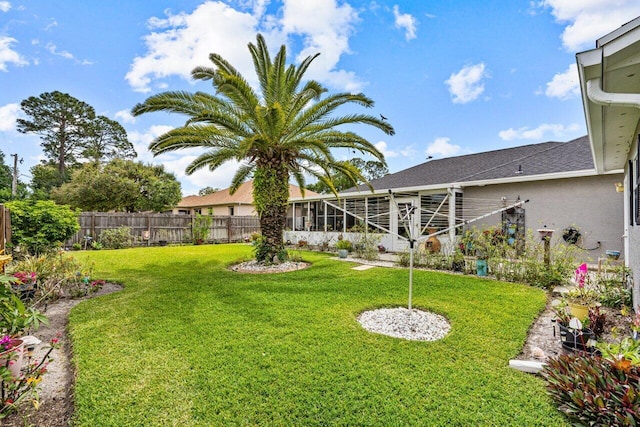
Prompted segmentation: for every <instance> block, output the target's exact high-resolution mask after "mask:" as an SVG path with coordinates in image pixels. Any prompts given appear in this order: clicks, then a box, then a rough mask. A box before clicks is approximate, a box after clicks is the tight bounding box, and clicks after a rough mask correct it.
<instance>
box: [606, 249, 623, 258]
mask: <svg viewBox="0 0 640 427" xmlns="http://www.w3.org/2000/svg"><path fill="white" fill-rule="evenodd" d="M605 254H606V255H607V258H609V259H612V260H617V259H618V258H620V251H610V250H607V251H605Z"/></svg>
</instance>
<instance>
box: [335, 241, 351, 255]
mask: <svg viewBox="0 0 640 427" xmlns="http://www.w3.org/2000/svg"><path fill="white" fill-rule="evenodd" d="M336 249H338V250H340V249H346V250H348V251H349V252H351V251H352V250H353V243H351V241H350V240H345V239H342V240H338V241H337V242H336Z"/></svg>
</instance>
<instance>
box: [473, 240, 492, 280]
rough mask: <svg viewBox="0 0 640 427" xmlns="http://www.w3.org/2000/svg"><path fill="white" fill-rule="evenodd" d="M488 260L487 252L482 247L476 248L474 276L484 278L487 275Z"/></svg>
mask: <svg viewBox="0 0 640 427" xmlns="http://www.w3.org/2000/svg"><path fill="white" fill-rule="evenodd" d="M488 259H489V254H488V253H487V250H486V249H485V248H484V247H482V246H478V247H477V248H476V274H477V275H478V276H486V275H487V274H489V265H488V262H487V260H488Z"/></svg>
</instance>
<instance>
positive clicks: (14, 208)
mask: <svg viewBox="0 0 640 427" xmlns="http://www.w3.org/2000/svg"><path fill="white" fill-rule="evenodd" d="M6 206H7V207H8V208H9V210H10V211H11V231H12V240H13V244H14V245H19V246H20V247H21V249H23V251H24V252H26V253H31V254H40V253H43V252H46V251H49V250H51V249H53V248H55V247H56V245H59V244H61V243H62V242H64V241H65V240H67V239H69V238H70V237H71V236H73V235H74V233H76V232H77V231H78V230H79V229H80V224H79V223H78V215H79V211H74V210H72V209H71V208H69V207H68V206H60V205H56V204H55V203H54V202H52V201H50V200H38V201H32V200H16V201H13V202H9V203H7V204H6Z"/></svg>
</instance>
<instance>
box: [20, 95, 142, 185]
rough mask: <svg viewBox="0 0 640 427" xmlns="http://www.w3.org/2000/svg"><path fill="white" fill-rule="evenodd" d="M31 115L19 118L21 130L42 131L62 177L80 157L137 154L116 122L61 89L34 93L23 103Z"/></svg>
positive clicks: (47, 151) (47, 152)
mask: <svg viewBox="0 0 640 427" xmlns="http://www.w3.org/2000/svg"><path fill="white" fill-rule="evenodd" d="M20 107H21V108H22V111H23V112H24V113H25V114H26V115H27V116H28V119H18V120H17V124H18V126H17V129H18V131H19V132H21V133H33V134H36V135H40V137H41V139H42V148H43V150H44V154H45V156H47V157H48V159H49V160H50V161H51V162H53V163H55V164H56V166H57V168H58V174H59V176H60V181H62V182H64V181H65V180H66V178H67V175H68V172H67V169H68V168H69V166H71V165H74V164H75V163H76V162H78V161H79V160H80V159H83V158H84V159H91V160H96V159H104V158H107V159H108V158H113V157H132V156H135V152H134V151H133V145H132V144H131V143H130V142H129V141H128V140H127V139H126V138H127V137H126V132H124V129H123V128H122V126H120V125H119V124H118V123H117V122H114V121H112V120H109V119H107V118H106V117H103V116H99V117H96V114H95V110H94V109H93V107H92V106H90V105H89V104H87V103H85V102H82V101H80V100H78V99H76V98H74V97H73V96H71V95H69V94H67V93H62V92H58V91H54V92H45V93H42V94H40V96H38V97H35V96H31V97H29V98H27V99H25V100H23V101H22V102H21V103H20Z"/></svg>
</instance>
